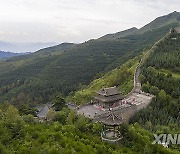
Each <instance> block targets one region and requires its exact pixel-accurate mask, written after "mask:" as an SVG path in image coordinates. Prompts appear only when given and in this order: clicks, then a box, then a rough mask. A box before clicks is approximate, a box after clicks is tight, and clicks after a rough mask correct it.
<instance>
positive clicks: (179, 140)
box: [152, 134, 180, 145]
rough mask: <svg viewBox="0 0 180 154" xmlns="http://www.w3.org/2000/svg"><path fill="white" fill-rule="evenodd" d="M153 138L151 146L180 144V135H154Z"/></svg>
mask: <svg viewBox="0 0 180 154" xmlns="http://www.w3.org/2000/svg"><path fill="white" fill-rule="evenodd" d="M154 138H155V140H154V141H153V142H152V144H166V145H169V144H180V134H160V135H157V134H154Z"/></svg>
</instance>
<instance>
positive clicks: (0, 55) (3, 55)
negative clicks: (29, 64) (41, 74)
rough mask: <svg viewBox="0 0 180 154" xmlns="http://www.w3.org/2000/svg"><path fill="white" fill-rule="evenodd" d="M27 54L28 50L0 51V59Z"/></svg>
mask: <svg viewBox="0 0 180 154" xmlns="http://www.w3.org/2000/svg"><path fill="white" fill-rule="evenodd" d="M27 54H30V52H27V53H13V52H5V51H0V59H6V58H11V57H14V56H20V55H27Z"/></svg>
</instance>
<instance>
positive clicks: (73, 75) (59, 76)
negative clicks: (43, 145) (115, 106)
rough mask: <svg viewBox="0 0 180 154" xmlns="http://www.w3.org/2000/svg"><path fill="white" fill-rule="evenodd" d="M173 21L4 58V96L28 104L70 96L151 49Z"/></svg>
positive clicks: (0, 89)
mask: <svg viewBox="0 0 180 154" xmlns="http://www.w3.org/2000/svg"><path fill="white" fill-rule="evenodd" d="M168 16H169V15H168ZM171 17H172V18H174V16H171ZM172 21H173V22H171V23H170V22H169V20H168V22H167V23H165V22H164V24H163V26H162V27H159V26H158V27H159V28H157V29H151V30H150V31H147V32H145V33H142V34H133V35H127V36H124V37H121V38H119V39H110V40H99V39H97V40H90V41H87V42H85V43H82V44H78V45H73V44H66V45H64V47H62V45H60V46H55V47H51V48H47V49H44V50H41V51H39V52H36V53H34V54H31V55H27V56H20V57H16V58H12V59H8V60H7V61H3V62H1V65H0V99H1V100H9V101H10V102H16V104H21V102H23V103H24V100H25V99H26V103H31V104H32V103H33V102H47V101H49V98H50V96H51V95H52V94H55V93H62V94H63V95H64V96H66V95H68V94H69V93H70V92H71V91H74V90H76V89H78V88H80V87H81V85H84V84H89V83H90V81H92V80H93V79H94V78H96V77H99V76H101V74H103V73H105V72H107V71H109V70H112V69H114V68H116V67H117V66H119V65H121V64H123V63H124V62H126V61H127V60H128V59H129V58H132V57H135V56H136V55H138V54H140V53H141V52H142V51H143V50H144V49H145V48H146V49H147V48H149V47H150V46H151V45H153V43H155V42H156V41H157V40H159V39H160V38H162V37H163V36H164V35H165V34H166V33H167V32H169V31H170V29H171V28H172V27H176V26H177V25H178V24H179V23H178V22H174V20H172ZM5 67H6V69H5Z"/></svg>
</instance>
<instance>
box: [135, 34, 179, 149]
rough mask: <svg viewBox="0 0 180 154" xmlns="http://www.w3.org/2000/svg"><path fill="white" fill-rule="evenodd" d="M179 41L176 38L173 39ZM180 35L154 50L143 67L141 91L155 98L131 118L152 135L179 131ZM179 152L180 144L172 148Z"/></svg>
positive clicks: (171, 35) (168, 38)
mask: <svg viewBox="0 0 180 154" xmlns="http://www.w3.org/2000/svg"><path fill="white" fill-rule="evenodd" d="M174 38H176V39H174ZM179 55H180V34H175V33H173V34H169V35H167V36H166V38H164V39H163V40H162V41H161V42H159V43H158V44H157V46H156V47H155V48H154V50H153V51H151V53H150V55H149V56H148V58H147V60H146V61H145V63H144V65H143V67H142V75H141V81H142V84H143V85H142V89H143V91H145V92H149V93H151V94H153V95H155V96H156V98H154V99H153V101H152V102H151V104H150V105H149V106H148V107H147V108H146V109H143V110H142V111H140V112H139V113H137V114H136V115H135V116H134V117H133V118H132V123H134V122H138V123H139V124H140V125H141V126H143V127H144V128H145V129H147V130H150V131H152V132H153V133H173V134H176V133H177V134H178V133H179V131H180V128H179V125H180V78H179V76H180V72H179V69H180V62H179V59H180V57H179ZM170 147H171V148H173V149H177V150H179V151H180V148H179V146H178V145H171V146H170Z"/></svg>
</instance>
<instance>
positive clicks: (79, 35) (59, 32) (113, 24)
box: [0, 0, 180, 43]
mask: <svg viewBox="0 0 180 154" xmlns="http://www.w3.org/2000/svg"><path fill="white" fill-rule="evenodd" d="M175 10H176V11H180V0H0V40H1V41H8V42H59V43H60V42H76V43H77V42H82V41H85V40H89V39H91V38H98V37H100V36H102V35H105V34H107V33H113V32H117V31H121V30H124V29H128V28H131V27H137V28H140V27H142V26H143V25H145V24H147V23H148V22H150V21H152V20H154V19H155V18H156V17H158V16H162V15H164V14H168V13H170V12H173V11H175Z"/></svg>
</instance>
